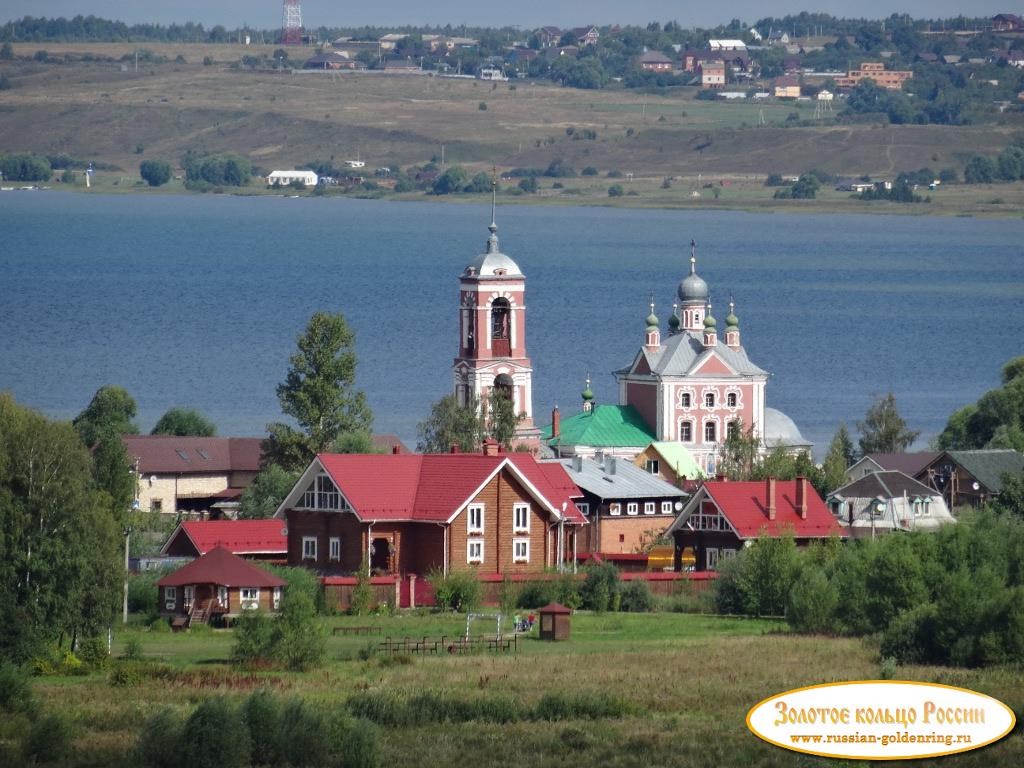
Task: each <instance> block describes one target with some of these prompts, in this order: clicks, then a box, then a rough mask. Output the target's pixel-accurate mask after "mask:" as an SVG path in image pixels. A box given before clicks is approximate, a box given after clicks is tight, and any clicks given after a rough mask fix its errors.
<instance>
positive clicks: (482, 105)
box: [476, 101, 487, 112]
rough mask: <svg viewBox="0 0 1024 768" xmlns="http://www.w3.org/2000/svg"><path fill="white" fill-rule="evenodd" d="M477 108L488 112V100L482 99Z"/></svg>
mask: <svg viewBox="0 0 1024 768" xmlns="http://www.w3.org/2000/svg"><path fill="white" fill-rule="evenodd" d="M476 108H477V109H479V110H480V111H481V112H486V111H487V102H486V101H481V102H480V103H479V104H477V105H476Z"/></svg>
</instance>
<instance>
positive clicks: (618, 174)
mask: <svg viewBox="0 0 1024 768" xmlns="http://www.w3.org/2000/svg"><path fill="white" fill-rule="evenodd" d="M622 175H623V174H622V171H608V173H607V176H608V178H609V179H621V178H622Z"/></svg>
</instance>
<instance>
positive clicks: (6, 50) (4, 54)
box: [0, 42, 14, 61]
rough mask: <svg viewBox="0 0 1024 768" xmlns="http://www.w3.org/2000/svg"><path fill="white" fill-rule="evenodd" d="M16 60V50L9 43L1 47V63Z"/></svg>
mask: <svg viewBox="0 0 1024 768" xmlns="http://www.w3.org/2000/svg"><path fill="white" fill-rule="evenodd" d="M13 59H14V48H13V47H11V44H10V43H9V42H5V43H4V44H3V45H2V46H0V61H12V60H13Z"/></svg>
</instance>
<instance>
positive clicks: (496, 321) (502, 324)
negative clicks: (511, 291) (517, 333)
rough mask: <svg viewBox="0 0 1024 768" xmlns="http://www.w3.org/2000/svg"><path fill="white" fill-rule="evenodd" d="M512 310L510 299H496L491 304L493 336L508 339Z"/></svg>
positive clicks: (493, 337)
mask: <svg viewBox="0 0 1024 768" xmlns="http://www.w3.org/2000/svg"><path fill="white" fill-rule="evenodd" d="M510 320H511V311H510V309H509V304H508V299H505V298H501V299H495V300H494V303H493V304H491V338H492V339H507V338H508V337H509V323H510Z"/></svg>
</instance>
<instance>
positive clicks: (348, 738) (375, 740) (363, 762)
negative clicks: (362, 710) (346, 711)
mask: <svg viewBox="0 0 1024 768" xmlns="http://www.w3.org/2000/svg"><path fill="white" fill-rule="evenodd" d="M341 765H342V768H378V766H380V733H379V731H378V730H377V727H376V726H375V725H374V724H373V723H371V722H370V721H369V720H364V719H362V718H359V719H358V720H356V721H355V722H354V723H353V724H352V727H351V728H349V729H348V732H347V733H346V734H345V741H344V745H343V751H342V758H341Z"/></svg>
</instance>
